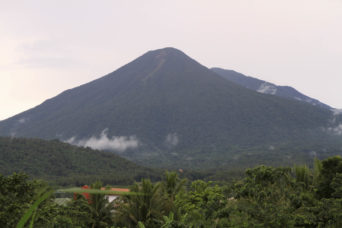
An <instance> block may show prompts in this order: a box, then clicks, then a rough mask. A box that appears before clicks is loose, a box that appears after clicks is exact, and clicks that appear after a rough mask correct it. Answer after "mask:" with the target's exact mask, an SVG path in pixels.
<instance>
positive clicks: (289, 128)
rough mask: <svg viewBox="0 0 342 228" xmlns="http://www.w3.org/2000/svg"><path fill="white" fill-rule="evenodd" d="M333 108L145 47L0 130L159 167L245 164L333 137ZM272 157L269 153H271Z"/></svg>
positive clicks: (1, 125) (167, 51) (175, 53)
mask: <svg viewBox="0 0 342 228" xmlns="http://www.w3.org/2000/svg"><path fill="white" fill-rule="evenodd" d="M333 119H334V114H333V113H332V112H331V111H330V110H328V109H324V108H320V107H315V106H313V105H310V104H307V103H304V102H300V101H295V100H290V99H285V98H281V97H277V96H272V95H268V94H263V93H258V92H255V91H252V90H250V89H246V88H244V87H242V86H240V85H237V84H235V83H233V82H230V81H228V80H226V79H224V78H222V77H221V76H218V75H217V74H216V73H214V72H213V71H211V70H209V69H208V68H206V67H205V66H203V65H201V64H199V63H198V62H196V61H195V60H193V59H191V58H190V57H189V56H187V55H185V54H184V53H183V52H181V51H179V50H177V49H174V48H165V49H159V50H155V51H150V52H147V53H146V54H144V55H142V56H141V57H139V58H137V59H135V60H134V61H132V62H130V63H129V64H127V65H125V66H123V67H121V68H119V69H118V70H116V71H114V72H112V73H110V74H108V75H106V76H104V77H101V78H99V79H97V80H95V81H92V82H89V83H87V84H84V85H81V86H79V87H76V88H73V89H70V90H67V91H65V92H63V93H61V94H60V95H58V96H56V97H53V98H51V99H49V100H47V101H45V102H44V103H42V104H41V105H39V106H37V107H35V108H33V109H30V110H28V111H26V112H23V113H20V114H18V115H16V116H14V117H12V118H9V119H7V120H4V121H2V122H0V135H3V136H17V137H38V138H45V139H54V138H58V139H60V140H63V141H67V142H69V143H72V144H76V145H80V146H89V147H93V148H97V149H102V150H111V151H114V152H116V153H119V154H120V155H122V156H124V157H126V158H129V159H131V160H134V161H136V162H139V163H141V164H148V165H154V166H161V167H172V168H178V167H180V166H181V167H184V166H185V167H192V168H199V167H202V168H203V167H207V168H213V167H217V166H222V165H226V164H231V163H235V164H239V156H240V153H242V152H241V151H243V152H245V151H250V153H252V154H253V153H254V152H256V151H259V150H260V149H258V150H255V151H254V150H253V148H268V146H270V145H282V144H286V145H287V144H289V143H294V142H298V141H300V142H311V141H315V142H324V141H326V140H330V135H329V134H328V133H327V131H326V130H325V129H328V128H332V127H331V126H330V125H332V124H338V123H332V120H333ZM266 157H267V153H266Z"/></svg>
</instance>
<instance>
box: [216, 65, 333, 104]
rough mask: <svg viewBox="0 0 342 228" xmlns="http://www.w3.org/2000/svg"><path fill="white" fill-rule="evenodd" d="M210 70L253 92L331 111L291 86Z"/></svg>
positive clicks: (227, 71)
mask: <svg viewBox="0 0 342 228" xmlns="http://www.w3.org/2000/svg"><path fill="white" fill-rule="evenodd" d="M211 70H212V71H214V72H215V73H217V74H218V75H220V76H221V77H223V78H225V79H227V80H229V81H231V82H234V83H236V84H238V85H241V86H243V87H245V88H248V89H251V90H253V91H257V92H260V93H266V94H271V95H275V96H279V97H284V98H289V99H294V100H298V101H303V102H307V103H309V104H312V105H314V106H319V107H322V108H326V109H330V110H333V108H332V107H330V106H329V105H326V104H324V103H322V102H320V101H318V100H317V99H314V98H311V97H308V96H306V95H304V94H302V93H300V92H299V91H297V90H296V89H295V88H293V87H291V86H278V85H275V84H273V83H270V82H267V81H264V80H260V79H258V78H255V77H251V76H246V75H244V74H241V73H239V72H236V71H234V70H226V69H222V68H219V67H213V68H211Z"/></svg>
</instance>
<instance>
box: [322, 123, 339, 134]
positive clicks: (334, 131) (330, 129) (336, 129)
mask: <svg viewBox="0 0 342 228" xmlns="http://www.w3.org/2000/svg"><path fill="white" fill-rule="evenodd" d="M326 130H327V131H328V132H329V133H331V134H334V135H342V124H339V125H337V126H335V127H328V128H327V129H326Z"/></svg>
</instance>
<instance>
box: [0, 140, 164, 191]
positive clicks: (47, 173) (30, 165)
mask: <svg viewBox="0 0 342 228" xmlns="http://www.w3.org/2000/svg"><path fill="white" fill-rule="evenodd" d="M13 172H25V173H26V174H28V175H29V176H30V177H34V178H42V179H45V180H47V181H49V182H51V183H53V184H58V185H82V184H89V183H92V182H95V181H96V180H102V181H103V182H104V183H106V184H132V183H133V181H134V180H137V181H138V180H139V181H140V179H141V178H142V177H151V178H153V179H157V178H158V177H159V174H158V173H157V172H156V171H154V170H152V169H148V168H144V167H141V166H139V165H136V164H134V163H133V162H130V161H128V160H126V159H123V158H121V157H119V156H117V155H115V154H113V153H109V152H101V151H96V150H91V149H90V148H79V147H76V146H72V145H70V144H67V143H62V142H60V141H58V140H51V141H46V140H42V139H23V138H9V137H0V174H2V175H9V174H12V173H13Z"/></svg>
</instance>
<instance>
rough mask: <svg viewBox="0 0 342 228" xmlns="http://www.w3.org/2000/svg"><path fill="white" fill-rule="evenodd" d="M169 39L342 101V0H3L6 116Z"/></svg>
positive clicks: (1, 80) (204, 58) (203, 59)
mask: <svg viewBox="0 0 342 228" xmlns="http://www.w3.org/2000/svg"><path fill="white" fill-rule="evenodd" d="M168 46H172V47H175V48H178V49H180V50H182V51H184V52H185V53H186V54H188V55H190V56H191V57H192V58H194V59H196V60H197V61H199V62H200V63H202V64H204V65H205V66H207V67H214V66H216V67H222V68H226V69H233V70H236V71H238V72H241V73H244V74H247V75H250V76H254V77H257V78H260V79H263V80H266V81H270V82H273V83H276V84H279V85H290V86H293V87H295V88H296V89H298V90H299V91H301V92H303V93H304V94H306V95H308V96H311V97H313V98H317V99H319V100H320V101H322V102H324V103H327V104H328V105H331V106H333V107H336V108H342V0H254V1H253V0H222V1H219V0H207V1H205V0H203V1H201V0H172V1H164V0H150V1H149V0H146V1H144V0H135V1H129V0H122V1H121V0H108V1H101V0H99V1H94V0H93V1H86V0H56V1H53V0H31V1H30V0H26V1H16V0H11V1H6V0H0V120H1V119H5V118H8V117H10V116H12V115H14V114H17V113H19V112H22V111H24V110H26V109H29V108H32V107H34V106H36V105H38V104H40V103H41V102H43V101H44V100H46V99H48V98H51V97H53V96H55V95H57V94H59V93H60V92H62V91H64V90H66V89H69V88H72V87H75V86H77V85H80V84H83V83H86V82H88V81H90V80H93V79H96V78H98V77H101V76H103V75H105V74H107V73H109V72H112V71H114V70H116V69H117V68H118V67H120V66H122V65H124V64H126V63H128V62H129V61H131V60H133V59H134V58H136V57H138V56H140V55H142V54H143V53H145V52H146V51H148V50H151V49H159V48H163V47H168Z"/></svg>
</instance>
